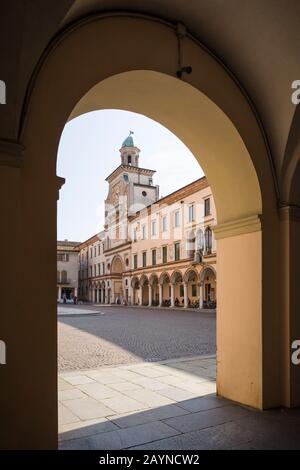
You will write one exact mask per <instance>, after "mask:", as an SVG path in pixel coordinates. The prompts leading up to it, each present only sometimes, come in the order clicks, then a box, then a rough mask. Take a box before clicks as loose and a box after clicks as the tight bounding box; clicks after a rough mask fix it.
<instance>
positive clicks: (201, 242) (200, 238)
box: [196, 228, 204, 250]
mask: <svg viewBox="0 0 300 470" xmlns="http://www.w3.org/2000/svg"><path fill="white" fill-rule="evenodd" d="M196 239H197V250H204V236H203V232H202V230H201V228H199V230H198V231H197V238H196Z"/></svg>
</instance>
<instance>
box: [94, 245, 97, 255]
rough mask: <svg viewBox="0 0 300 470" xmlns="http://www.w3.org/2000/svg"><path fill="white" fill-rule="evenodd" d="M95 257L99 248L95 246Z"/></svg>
mask: <svg viewBox="0 0 300 470" xmlns="http://www.w3.org/2000/svg"><path fill="white" fill-rule="evenodd" d="M94 256H97V247H96V246H94Z"/></svg>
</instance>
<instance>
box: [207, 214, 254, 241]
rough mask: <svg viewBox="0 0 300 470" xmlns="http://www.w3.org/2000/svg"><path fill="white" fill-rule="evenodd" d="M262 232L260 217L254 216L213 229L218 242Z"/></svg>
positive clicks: (219, 225) (225, 223)
mask: <svg viewBox="0 0 300 470" xmlns="http://www.w3.org/2000/svg"><path fill="white" fill-rule="evenodd" d="M260 230H261V217H260V215H252V216H249V217H243V218H241V219H236V220H231V221H229V222H224V223H223V224H218V225H216V226H215V227H213V231H214V234H215V238H216V240H221V239H222V238H228V237H235V236H237V235H242V234H245V233H252V232H259V231H260Z"/></svg>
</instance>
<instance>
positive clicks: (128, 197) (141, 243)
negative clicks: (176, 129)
mask: <svg viewBox="0 0 300 470" xmlns="http://www.w3.org/2000/svg"><path fill="white" fill-rule="evenodd" d="M120 153H121V164H120V165H119V166H118V167H117V168H116V170H114V171H113V172H112V173H111V175H109V176H108V177H107V178H106V181H107V182H108V184H109V188H108V196H107V198H106V200H105V226H104V230H103V231H102V232H100V233H99V234H97V235H94V236H93V237H91V238H89V239H88V240H86V241H85V242H83V243H82V244H81V245H80V247H79V248H80V254H79V299H82V300H88V301H90V302H95V303H106V304H110V303H113V304H123V305H143V306H149V307H150V306H152V307H154V306H160V307H183V308H188V307H190V308H215V307H216V273H217V269H216V240H215V238H214V235H213V230H212V228H213V227H214V226H215V224H216V209H215V204H214V199H213V195H212V192H211V188H210V186H209V184H208V181H207V179H206V178H205V177H203V178H200V179H198V180H196V181H193V182H192V183H190V184H188V185H186V186H184V187H182V188H180V189H178V190H177V191H174V192H173V193H171V194H169V195H167V196H165V197H163V198H159V187H158V186H155V185H154V181H153V175H154V173H155V171H154V170H150V169H146V168H142V167H140V166H139V153H140V149H139V148H138V147H137V144H136V143H135V141H134V138H133V136H132V133H131V134H130V135H129V136H128V137H127V138H126V139H125V141H124V142H123V144H122V147H121V149H120Z"/></svg>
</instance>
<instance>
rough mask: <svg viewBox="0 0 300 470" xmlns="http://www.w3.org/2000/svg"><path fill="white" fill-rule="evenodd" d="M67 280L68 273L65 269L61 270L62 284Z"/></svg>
mask: <svg viewBox="0 0 300 470" xmlns="http://www.w3.org/2000/svg"><path fill="white" fill-rule="evenodd" d="M67 280H68V273H67V271H62V272H61V282H62V284H66V283H67Z"/></svg>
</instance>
